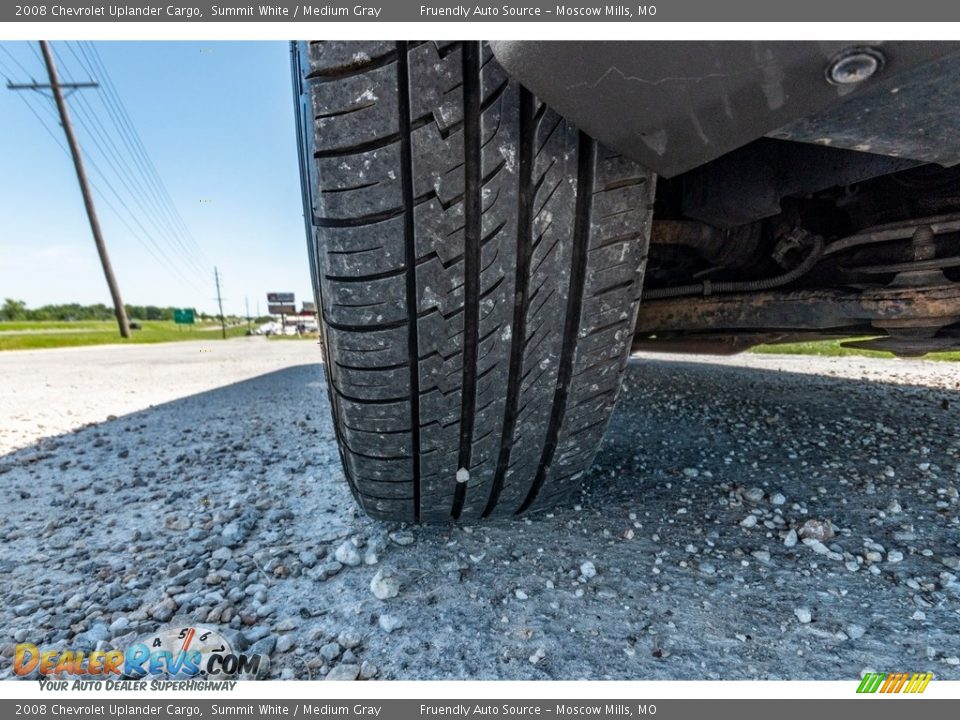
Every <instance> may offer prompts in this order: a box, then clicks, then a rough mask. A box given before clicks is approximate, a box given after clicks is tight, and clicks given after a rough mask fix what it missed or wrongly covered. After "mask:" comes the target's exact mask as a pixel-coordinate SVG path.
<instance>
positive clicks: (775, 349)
mask: <svg viewBox="0 0 960 720" xmlns="http://www.w3.org/2000/svg"><path fill="white" fill-rule="evenodd" d="M855 339H863V338H846V339H843V340H823V341H820V342H799V343H785V344H783V345H758V346H757V347H755V348H753V349H752V350H751V351H750V352H753V353H760V354H766V355H822V356H828V357H850V356H854V357H871V358H893V357H894V355H893V353H888V352H878V351H876V350H860V349H859V348H845V347H841V346H840V343H842V342H847V340H855ZM924 359H925V360H940V361H949V362H960V352H940V353H931V354H929V355H926V356H924Z"/></svg>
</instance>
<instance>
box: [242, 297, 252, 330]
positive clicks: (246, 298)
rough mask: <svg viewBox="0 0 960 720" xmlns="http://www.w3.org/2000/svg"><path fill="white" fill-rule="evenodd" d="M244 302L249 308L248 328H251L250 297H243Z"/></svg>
mask: <svg viewBox="0 0 960 720" xmlns="http://www.w3.org/2000/svg"><path fill="white" fill-rule="evenodd" d="M243 304H244V305H245V306H246V308H247V330H249V329H250V298H249V297H244V298H243Z"/></svg>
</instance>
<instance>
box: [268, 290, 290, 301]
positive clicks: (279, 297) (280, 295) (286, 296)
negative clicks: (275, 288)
mask: <svg viewBox="0 0 960 720" xmlns="http://www.w3.org/2000/svg"><path fill="white" fill-rule="evenodd" d="M267 302H268V303H292V302H294V300H293V293H288V292H272V293H267Z"/></svg>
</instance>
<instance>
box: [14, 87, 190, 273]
mask: <svg viewBox="0 0 960 720" xmlns="http://www.w3.org/2000/svg"><path fill="white" fill-rule="evenodd" d="M12 87H13V89H31V90H41V89H44V88H41V87H40V86H39V85H38V84H36V83H34V84H31V85H29V86H25V87H23V88H19V87H18V86H15V85H14V86H12ZM18 97H19V98H20V99H21V100H22V101H23V103H24V105H26V107H27V109H28V110H29V111H30V113H31V114H32V115H33V116H34V117H35V118H36V119H37V121H38V122H39V123H40V125H41V127H43V129H44V131H45V132H46V133H47V134H48V135H49V136H50V137H51V139H52V140H53V141H54V142H55V143H56V144H57V146H58V147H59V148H60V149H61V150H62V151H63V152H64V154H66V155H67V157H70V155H71V153H70V150H69V149H68V148H67V146H66V145H64V144H63V142H62V140H61V139H60V138H59V137H57V134H56V133H55V132H54V131H53V130H52V129H51V128H50V126H49V125H48V124H47V122H46V121H45V120H44V119H43V117H42V116H41V115H40V113H39V112H38V111H37V110H36V108H35V107H34V106H33V105H32V104H31V103H30V102H29V100H28V95H26V94H24V93H18ZM40 107H42V108H43V109H44V110H46V111H47V112H48V113H50V114H51V115H52V116H53V120H54V122H57V121H59V117H58V116H57V114H56V112H55V111H54V110H53V108H51V107H50V105H49V104H47V103H43V102H41V104H40ZM81 152H82V155H83V157H84V158H86V159H87V161H88V162H89V163H90V166H91V167H92V168H93V169H94V171H95V172H96V173H97V175H99V176H100V178H101V180H102V181H103V183H104V184H105V185H106V187H107V188H108V189H109V190H110V191H111V192H112V193H113V195H114V196H115V197H116V199H117V201H118V202H119V203H120V205H121V206H122V207H123V208H124V210H126V212H127V214H128V215H130V217H131V219H132V220H133V221H134V222H135V223H137V225H139V226H140V228H141V230H142V231H143V232H144V233H145V234H146V235H147V236H148V238H149V240H150V243H151V244H152V245H153V247H151V245H150V244H147V242H146V241H144V239H143V237H142V236H141V235H140V233H138V232H137V231H136V230H134V228H133V227H132V226H131V225H130V223H129V222H128V221H127V219H126V218H125V217H124V216H123V213H121V212H120V210H119V209H117V206H116V205H114V204H113V202H111V201H110V199H109V197H107V196H106V195H105V194H104V192H103V190H102V189H100V188H99V187H98V186H97V185H96V183H93V182H90V183H89V184H90V186H91V187H92V188H93V189H94V191H95V192H96V194H97V196H98V197H99V198H100V200H102V201H103V202H104V204H105V205H106V206H107V207H108V208H109V209H110V210H111V211H112V212H113V213H114V215H116V217H117V219H118V220H120V222H121V223H122V224H123V225H124V227H126V228H127V230H128V231H129V232H130V234H131V235H132V236H133V237H134V239H135V240H136V241H137V242H138V243H140V245H141V246H143V248H144V249H145V250H146V251H147V252H148V253H149V254H150V255H151V256H152V257H153V258H154V259H155V260H156V261H157V262H158V263H160V264H162V265H166V266H167V268H168V269H169V270H171V271H172V272H174V273H175V274H176V275H178V276H179V277H178V279H179V280H181V281H183V282H185V283H186V284H187V285H189V286H190V287H191V288H192V289H193V290H194V291H197V292H203V290H202V289H201V288H200V286H199V285H198V284H197V283H195V282H194V281H191V280H190V279H189V278H188V277H186V276H185V275H183V273H182V272H180V271H179V270H178V269H177V268H176V267H175V266H173V265H171V263H170V261H169V259H168V258H167V254H166V253H164V252H163V250H162V249H161V248H160V247H159V245H158V244H157V243H156V241H155V240H154V239H153V236H152V235H150V233H149V231H147V229H146V228H145V227H144V226H143V224H142V223H141V222H140V221H139V220H138V218H137V216H136V214H135V213H133V211H131V210H130V208H129V206H128V205H127V204H126V202H125V201H124V199H123V197H122V196H121V195H120V193H119V192H118V191H117V190H116V188H115V187H114V186H113V185H112V183H110V180H109V179H108V178H107V177H106V175H105V173H104V172H103V171H102V170H101V168H100V166H99V165H98V164H97V163H96V161H95V160H94V159H93V158H91V157H90V156H89V154H88V153H86V152H83V151H82V150H81ZM154 248H156V252H155V251H154ZM158 253H159V254H158Z"/></svg>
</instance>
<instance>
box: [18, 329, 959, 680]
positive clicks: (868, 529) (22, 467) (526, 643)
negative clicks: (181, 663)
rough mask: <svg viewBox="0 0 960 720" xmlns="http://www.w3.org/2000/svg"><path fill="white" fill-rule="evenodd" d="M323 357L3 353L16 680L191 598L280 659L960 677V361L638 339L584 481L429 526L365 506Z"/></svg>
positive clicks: (304, 670) (278, 668)
mask: <svg viewBox="0 0 960 720" xmlns="http://www.w3.org/2000/svg"><path fill="white" fill-rule="evenodd" d="M203 350H208V351H209V352H202V351H203ZM317 355H318V350H317V347H316V346H315V345H313V344H311V343H307V342H267V341H264V340H262V339H244V340H235V341H230V342H228V343H215V344H211V346H210V347H209V348H205V347H204V346H203V345H202V344H200V343H182V344H176V345H160V346H139V347H123V348H105V347H101V348H83V349H75V350H63V351H59V350H46V351H40V352H30V353H25V352H24V353H6V354H3V355H2V356H0V374H2V376H3V377H4V383H3V385H2V386H0V441H2V446H0V452H2V453H4V454H3V455H2V456H0V499H2V500H0V523H2V526H3V528H4V530H5V532H4V537H3V540H2V545H0V655H2V656H3V657H4V658H5V659H4V660H3V661H2V662H0V677H9V676H10V674H11V663H10V661H9V659H8V658H9V657H10V656H11V655H12V652H13V646H14V643H15V642H19V641H29V642H35V643H37V644H49V645H52V646H60V647H63V646H66V645H69V646H71V647H73V648H77V647H86V648H94V647H98V646H99V647H101V648H103V647H105V646H107V645H113V646H117V647H125V646H126V644H127V643H129V642H131V641H132V640H133V639H134V638H135V637H137V636H139V634H141V633H143V632H147V631H152V630H154V629H156V628H157V627H158V626H160V625H164V624H167V623H171V624H177V623H178V622H181V621H183V622H202V623H204V624H206V625H209V626H212V627H216V628H218V629H220V630H221V631H223V632H224V634H226V635H227V636H228V637H229V638H230V639H231V641H232V642H233V644H234V647H235V648H236V649H247V651H248V652H251V651H252V652H263V651H265V652H269V653H270V655H271V658H272V662H271V672H272V673H273V675H274V676H275V677H282V678H303V679H305V678H307V677H311V678H314V679H316V678H319V677H324V676H327V677H334V678H347V679H350V678H355V677H360V678H373V677H376V678H381V679H425V678H460V679H480V678H505V679H550V678H552V679H562V678H593V679H599V678H627V679H635V678H643V679H700V678H703V679H711V678H723V679H731V678H738V679H746V678H760V679H766V678H777V679H843V678H854V677H858V676H859V675H860V674H861V673H862V672H864V671H866V670H876V671H878V672H883V671H895V670H896V671H911V672H912V671H921V670H928V671H932V672H934V673H935V674H936V676H937V677H939V678H942V679H960V639H958V638H960V582H958V578H957V575H958V574H960V532H958V531H960V514H958V507H960V505H958V497H957V495H958V493H957V487H958V486H960V437H958V432H957V430H958V427H960V416H958V411H960V368H958V366H956V365H948V364H944V363H923V362H917V361H910V362H907V361H897V362H892V361H874V360H867V359H862V358H815V357H802V358H798V357H778V356H766V355H764V356H740V357H736V358H727V359H722V360H705V359H702V358H691V357H682V356H674V357H662V356H660V357H656V356H646V357H643V358H637V359H635V360H634V361H633V362H632V363H631V367H630V370H629V374H628V378H627V383H626V387H625V390H624V393H623V396H622V398H621V402H620V405H619V408H618V410H617V412H616V415H615V417H614V420H613V422H612V424H611V427H610V431H609V433H608V436H607V439H606V441H605V443H604V445H603V447H602V449H601V452H600V455H599V456H598V459H597V462H596V464H595V466H594V468H593V470H592V471H591V473H590V475H591V477H590V479H589V483H588V486H589V491H587V492H585V493H584V494H583V496H582V497H581V498H579V499H577V500H576V504H571V505H570V506H567V507H562V508H558V509H557V511H556V512H554V513H553V514H550V515H541V516H536V517H531V518H526V519H520V520H516V521H505V522H499V523H496V524H490V525H484V526H475V527H433V528H416V527H401V526H399V525H385V524H381V523H375V522H373V521H370V520H368V519H366V518H364V517H362V516H360V515H359V514H358V513H357V511H356V509H355V506H354V504H353V501H352V499H351V497H350V495H349V492H348V491H347V489H346V487H345V485H344V482H343V477H342V473H341V470H340V466H339V460H338V456H337V451H336V447H335V443H334V438H333V432H332V428H331V424H330V421H329V418H328V413H327V400H326V389H325V384H324V379H323V375H322V368H321V367H320V366H319V365H317V364H315V363H316V360H317V359H318V358H317Z"/></svg>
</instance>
